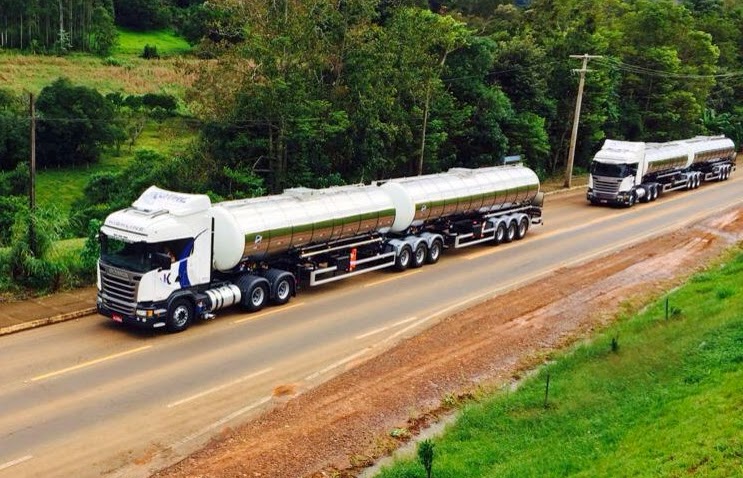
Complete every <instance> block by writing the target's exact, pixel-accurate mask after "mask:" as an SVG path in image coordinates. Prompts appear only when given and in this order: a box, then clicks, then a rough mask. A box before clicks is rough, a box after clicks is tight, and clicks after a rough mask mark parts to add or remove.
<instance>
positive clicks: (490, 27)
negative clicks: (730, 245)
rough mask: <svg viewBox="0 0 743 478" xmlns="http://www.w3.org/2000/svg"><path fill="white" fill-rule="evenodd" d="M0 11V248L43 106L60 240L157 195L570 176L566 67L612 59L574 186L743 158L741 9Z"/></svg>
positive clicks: (173, 1)
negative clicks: (462, 171) (504, 174)
mask: <svg viewBox="0 0 743 478" xmlns="http://www.w3.org/2000/svg"><path fill="white" fill-rule="evenodd" d="M0 4H2V5H3V8H2V10H3V14H4V17H3V18H4V21H3V23H2V25H0V85H1V86H0V200H2V201H3V204H4V205H6V206H7V208H6V210H5V211H4V212H3V213H0V230H4V231H6V232H5V233H3V234H0V238H2V239H1V240H0V247H8V246H9V245H10V243H9V242H7V241H8V240H10V239H9V235H10V233H9V232H8V231H10V230H12V227H13V222H14V221H16V217H15V216H16V214H15V213H19V215H20V216H24V215H27V214H26V213H25V212H24V211H23V206H22V204H24V203H27V202H28V201H23V200H22V199H19V198H22V197H23V196H24V195H25V194H27V190H26V189H25V188H24V187H23V184H22V181H20V182H19V181H18V179H19V178H22V176H23V166H20V165H21V163H26V162H27V161H28V157H29V145H28V137H29V135H28V127H29V121H30V120H29V117H28V104H27V103H28V92H32V93H34V94H35V95H36V97H37V102H38V103H37V116H38V134H37V154H38V170H39V174H40V176H39V181H38V188H37V190H38V196H39V201H38V202H39V205H40V206H41V207H42V208H46V207H52V206H50V204H52V203H53V209H54V211H52V213H51V214H52V215H55V214H56V217H57V220H58V221H59V222H60V223H61V224H62V226H61V227H60V228H59V229H58V230H59V231H60V239H68V238H75V237H77V238H80V237H84V236H85V235H86V233H87V229H88V226H89V223H86V221H90V220H100V219H101V218H103V217H105V215H106V214H107V213H109V212H110V211H112V210H113V209H115V208H118V207H121V206H122V205H126V204H127V203H126V201H130V200H131V199H133V198H134V197H136V196H137V195H138V194H140V193H141V192H142V189H143V186H148V185H150V184H153V183H157V184H159V185H160V186H163V187H169V188H172V189H176V190H179V191H183V192H205V193H207V194H209V195H210V196H211V197H212V198H213V199H215V200H218V199H223V198H238V197H250V196H255V195H260V194H265V193H277V192H280V191H282V190H283V189H285V188H287V187H294V186H306V187H327V186H332V185H339V184H352V183H358V182H369V181H372V180H376V179H384V178H389V177H395V176H404V175H412V174H418V173H421V172H422V173H434V172H438V171H442V170H446V169H448V168H451V167H480V166H486V165H493V164H497V163H499V162H500V161H501V159H502V158H503V157H504V156H506V155H511V154H520V155H522V157H523V158H524V161H525V163H526V164H527V165H528V166H529V167H531V168H532V169H533V170H535V171H536V172H537V174H538V175H539V176H540V178H542V179H546V178H549V177H554V176H556V175H560V174H561V173H562V171H563V170H564V168H565V164H566V159H567V153H568V149H569V138H570V130H571V126H572V115H573V111H574V106H575V94H576V90H577V85H576V78H575V76H574V75H572V74H571V71H572V70H573V69H575V68H578V67H580V62H579V60H576V59H575V58H571V57H570V55H575V54H581V53H584V52H588V53H590V54H592V55H598V56H599V57H600V58H595V59H593V60H591V62H590V65H589V68H590V69H591V71H590V72H589V73H588V74H587V76H586V88H585V95H584V98H583V110H582V115H581V122H580V129H579V132H578V144H577V145H576V157H575V171H576V172H577V173H581V172H585V171H586V169H587V167H588V165H589V161H590V158H591V156H592V154H593V153H594V152H595V151H596V150H597V149H598V148H599V147H600V145H601V144H602V141H603V140H604V139H605V138H607V137H611V138H616V139H626V140H645V141H663V140H669V139H678V138H683V137H689V136H693V135H696V134H726V135H728V136H729V137H731V138H733V140H734V141H736V143H738V144H740V143H741V142H742V141H743V107H741V106H740V105H741V104H743V75H741V72H743V58H742V57H741V55H740V52H741V51H743V27H742V25H743V6H741V5H739V3H736V2H728V1H722V0H712V1H693V0H685V1H683V2H676V1H673V0H661V1H651V0H636V1H635V0H633V1H627V0H611V1H605V0H602V1H599V0H589V1H583V0H567V1H564V2H552V1H548V0H531V1H529V0H520V1H507V0H497V1H495V2H492V1H485V0H482V1H480V0H477V1H473V2H461V1H459V0H446V1H443V2H433V3H430V2H420V1H418V0H405V1H401V2H381V1H378V0H353V1H351V2H350V3H349V4H348V5H346V4H345V3H343V4H339V3H337V2H330V1H320V2H312V8H308V5H309V4H308V3H307V1H306V0H287V1H286V2H283V3H282V2H279V3H276V2H261V1H253V0H249V1H245V2H226V1H225V2H222V1H219V2H205V1H203V0H70V1H69V2H63V4H60V3H59V2H56V1H53V0H39V1H37V2H7V1H5V2H1V1H0ZM647 32H652V35H649V34H647ZM18 168H21V170H18ZM13 178H15V179H13ZM14 211H15V212H14ZM19 220H20V219H19ZM55 230H56V229H55ZM30 270H35V269H30ZM35 283H40V282H39V281H35ZM53 284H54V285H53V286H50V288H51V289H54V288H56V287H57V286H58V285H60V284H62V286H64V284H65V282H64V281H54V282H53Z"/></svg>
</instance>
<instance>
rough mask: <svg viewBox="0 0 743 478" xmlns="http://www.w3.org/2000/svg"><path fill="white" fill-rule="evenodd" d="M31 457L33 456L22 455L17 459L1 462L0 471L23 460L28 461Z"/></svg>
mask: <svg viewBox="0 0 743 478" xmlns="http://www.w3.org/2000/svg"><path fill="white" fill-rule="evenodd" d="M31 458H33V455H26V456H24V457H21V458H18V459H17V460H13V461H9V462H7V463H3V464H2V465H0V471H3V470H7V469H8V468H10V467H12V466H16V465H20V464H21V463H23V462H24V461H28V460H30V459H31Z"/></svg>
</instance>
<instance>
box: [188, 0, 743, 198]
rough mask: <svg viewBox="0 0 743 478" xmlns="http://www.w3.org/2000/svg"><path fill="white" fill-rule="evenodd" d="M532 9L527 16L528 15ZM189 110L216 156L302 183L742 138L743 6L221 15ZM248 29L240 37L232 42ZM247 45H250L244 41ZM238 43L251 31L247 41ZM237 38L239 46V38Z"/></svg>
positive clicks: (344, 8) (620, 0)
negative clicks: (577, 117)
mask: <svg viewBox="0 0 743 478" xmlns="http://www.w3.org/2000/svg"><path fill="white" fill-rule="evenodd" d="M519 4H520V5H521V6H520V5H519ZM202 8H208V9H212V10H218V11H219V12H220V14H216V13H212V14H211V15H210V16H209V17H208V18H207V19H206V20H205V22H204V25H203V26H204V28H205V30H206V31H209V32H225V33H224V34H223V35H216V40H217V41H215V38H212V37H211V36H209V35H206V36H205V37H204V40H203V43H202V48H208V49H210V51H211V52H212V53H213V54H214V55H215V56H216V57H217V61H216V62H209V63H208V64H204V65H202V66H201V67H200V70H199V71H198V75H199V76H198V80H197V84H196V87H195V88H194V89H193V91H192V92H191V96H190V100H191V102H192V105H193V108H194V111H196V112H197V114H198V115H199V116H200V117H201V118H202V119H203V120H204V121H205V123H206V125H205V127H204V129H203V133H204V134H203V138H204V141H203V144H202V146H203V151H204V154H207V155H209V156H211V157H213V158H215V160H216V161H217V162H219V163H220V164H222V163H223V164H226V165H228V166H229V167H230V168H242V169H244V170H248V172H252V173H253V174H256V175H259V176H261V177H263V178H265V179H266V181H267V182H266V185H267V187H268V189H269V190H271V191H280V190H281V189H282V188H284V187H287V186H292V185H296V184H304V185H315V186H322V185H325V184H327V183H328V181H331V182H332V181H358V180H370V179H377V178H382V177H389V176H396V175H402V174H416V173H418V172H419V171H421V170H422V171H424V172H432V171H438V170H440V169H442V168H447V167H451V166H479V165H484V164H494V163H496V162H497V161H499V159H500V158H501V157H502V156H503V155H505V154H511V153H520V154H523V155H524V156H525V158H526V161H527V163H529V164H530V165H531V166H532V167H534V168H535V169H536V170H537V171H539V172H540V174H543V175H544V174H550V173H556V172H559V171H560V170H561V169H562V168H563V167H564V164H565V158H566V156H567V151H568V148H569V138H570V129H571V125H572V116H573V109H574V105H575V99H576V90H577V76H576V75H575V74H573V70H574V69H576V68H580V66H581V63H580V61H578V60H575V59H571V58H570V55H572V54H582V53H590V54H592V55H599V56H601V58H599V59H596V60H593V61H592V62H591V64H590V65H589V67H590V69H591V71H590V72H589V73H588V74H587V84H586V92H585V97H584V104H583V114H582V116H581V122H580V130H579V135H578V136H579V141H578V145H577V157H576V164H577V166H578V167H579V168H580V167H586V166H587V164H588V161H589V159H590V157H591V155H592V154H593V152H595V150H596V149H597V148H598V147H599V146H600V144H601V142H602V141H603V139H604V138H606V137H612V138H617V139H628V140H645V141H662V140H668V139H675V138H682V137H688V136H691V135H695V134H723V133H724V134H728V135H730V136H732V137H734V139H735V140H736V141H737V142H739V143H740V141H741V140H743V129H742V128H743V126H742V123H743V109H741V106H740V105H741V99H743V98H741V96H742V95H743V74H741V72H743V57H741V52H742V51H743V5H740V4H739V3H737V2H730V1H724V0H688V1H685V2H682V3H679V2H675V1H671V0H658V1H654V0H601V1H599V0H565V1H561V2H554V1H552V0H534V1H532V2H529V4H528V6H524V2H518V3H514V2H507V1H498V0H481V1H467V2H464V1H460V0H442V1H440V2H437V3H435V4H433V3H431V4H430V5H429V4H421V3H420V2H416V1H414V0H397V1H385V2H379V1H378V0H350V1H347V2H343V3H340V4H339V3H337V2H331V1H329V0H281V1H274V2H261V1H257V0H246V1H242V2H228V1H223V2H216V3H211V2H210V3H209V4H204V5H203V6H202ZM230 32H233V33H230ZM235 32H237V33H235ZM238 33H239V34H238ZM225 40H226V41H225Z"/></svg>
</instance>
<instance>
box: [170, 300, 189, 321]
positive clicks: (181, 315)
mask: <svg viewBox="0 0 743 478" xmlns="http://www.w3.org/2000/svg"><path fill="white" fill-rule="evenodd" d="M190 315H191V314H190V311H189V310H188V306H186V305H185V304H181V305H179V306H178V307H176V308H175V310H174V311H173V325H175V326H176V327H183V326H184V325H186V324H187V323H188V319H189V316H190Z"/></svg>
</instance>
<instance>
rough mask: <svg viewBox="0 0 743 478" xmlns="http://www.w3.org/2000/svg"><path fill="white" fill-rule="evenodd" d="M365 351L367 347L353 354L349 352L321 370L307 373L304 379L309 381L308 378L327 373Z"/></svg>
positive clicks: (311, 378)
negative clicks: (310, 373) (346, 355)
mask: <svg viewBox="0 0 743 478" xmlns="http://www.w3.org/2000/svg"><path fill="white" fill-rule="evenodd" d="M366 352H367V349H364V350H359V351H358V352H356V353H354V354H351V355H349V356H348V357H346V358H344V359H341V360H339V361H337V362H335V363H332V364H330V365H328V366H327V367H325V368H324V369H322V370H320V371H318V372H315V373H313V374H312V375H308V376H307V377H305V380H308V381H309V380H313V379H316V378H317V377H319V376H320V375H322V374H324V373H327V372H330V371H331V370H333V369H334V368H337V367H340V366H341V365H345V364H347V363H348V362H350V361H351V360H353V359H355V358H357V357H360V356H362V355H364V354H365V353H366Z"/></svg>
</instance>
